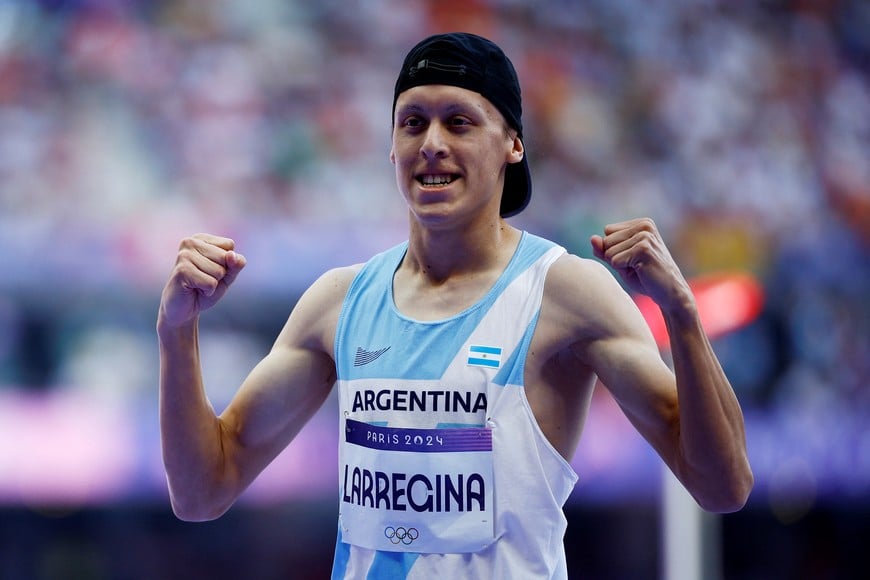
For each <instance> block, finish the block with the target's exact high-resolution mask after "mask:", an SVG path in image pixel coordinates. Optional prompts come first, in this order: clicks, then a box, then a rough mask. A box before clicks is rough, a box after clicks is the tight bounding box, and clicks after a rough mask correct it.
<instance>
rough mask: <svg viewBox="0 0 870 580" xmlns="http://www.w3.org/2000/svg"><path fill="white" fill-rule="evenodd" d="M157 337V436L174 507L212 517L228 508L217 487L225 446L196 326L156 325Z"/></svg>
mask: <svg viewBox="0 0 870 580" xmlns="http://www.w3.org/2000/svg"><path fill="white" fill-rule="evenodd" d="M158 338H159V348H160V434H161V444H162V450H163V462H164V466H165V469H166V476H167V481H168V484H169V493H170V498H171V500H172V506H173V509H174V510H175V512H176V514H177V515H178V516H179V517H180V518H182V519H189V520H205V519H213V518H215V517H217V516H218V515H220V514H221V513H223V511H225V509H226V508H227V507H228V501H227V500H225V499H223V498H222V497H221V496H222V495H225V494H224V493H223V492H221V491H220V489H221V487H222V486H221V485H220V484H221V481H222V480H223V474H224V467H225V462H224V445H223V442H222V439H223V437H222V433H221V430H222V428H221V423H220V420H219V419H218V418H217V417H216V416H215V412H214V409H213V408H212V405H211V403H210V402H209V400H208V397H207V396H206V392H205V388H204V386H203V381H202V372H201V367H200V360H199V346H198V328H197V324H196V322H195V321H193V322H191V323H190V324H189V325H185V326H182V327H178V328H166V327H165V326H160V325H158Z"/></svg>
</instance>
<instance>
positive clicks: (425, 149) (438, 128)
mask: <svg viewBox="0 0 870 580" xmlns="http://www.w3.org/2000/svg"><path fill="white" fill-rule="evenodd" d="M445 137H446V135H445V128H444V127H443V126H442V125H441V123H434V122H433V123H430V124H429V126H428V127H427V128H426V133H425V134H424V135H423V143H422V144H421V145H420V154H421V155H422V156H423V157H424V158H425V159H430V160H431V159H443V158H444V157H446V156H447V140H446V139H445Z"/></svg>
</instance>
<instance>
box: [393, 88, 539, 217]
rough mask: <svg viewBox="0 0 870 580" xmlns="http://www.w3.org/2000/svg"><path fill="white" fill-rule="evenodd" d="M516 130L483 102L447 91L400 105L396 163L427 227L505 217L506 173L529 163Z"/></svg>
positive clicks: (417, 95)
mask: <svg viewBox="0 0 870 580" xmlns="http://www.w3.org/2000/svg"><path fill="white" fill-rule="evenodd" d="M522 156H523V144H522V141H521V140H520V139H519V138H518V137H517V136H516V131H512V130H510V129H508V127H507V123H506V122H505V120H504V117H503V116H502V114H501V113H500V112H499V110H498V109H496V108H495V106H494V105H493V104H492V103H490V102H489V101H488V100H487V99H486V98H484V97H483V96H482V95H480V94H478V93H475V92H473V91H469V90H466V89H462V88H459V87H453V86H447V85H424V86H420V87H414V88H411V89H408V90H406V91H404V92H403V93H401V94H400V95H399V98H398V100H397V101H396V116H395V119H394V128H393V145H392V149H391V151H390V160H391V161H392V162H393V163H394V164H395V166H396V181H397V183H398V186H399V190H400V191H401V192H402V195H403V196H404V197H405V200H406V201H407V203H408V206H409V208H410V209H411V212H412V213H413V214H414V215H415V216H416V217H417V219H420V220H426V221H431V220H435V221H438V220H443V219H446V218H448V217H450V216H457V215H464V216H474V215H477V213H478V212H480V211H486V210H491V209H492V208H494V211H495V215H498V208H499V203H500V201H501V192H502V188H503V185H504V171H505V167H506V165H507V164H508V163H517V162H519V161H521V160H522Z"/></svg>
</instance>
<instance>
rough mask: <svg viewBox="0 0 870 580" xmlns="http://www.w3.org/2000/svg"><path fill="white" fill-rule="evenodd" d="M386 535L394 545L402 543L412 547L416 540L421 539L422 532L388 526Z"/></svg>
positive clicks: (385, 530)
mask: <svg viewBox="0 0 870 580" xmlns="http://www.w3.org/2000/svg"><path fill="white" fill-rule="evenodd" d="M384 535H385V536H386V537H387V539H388V540H390V541H391V542H392V543H394V544H400V543H401V544H405V545H406V546H410V545H411V543H412V542H413V541H414V540H416V539H417V538H419V537H420V532H418V531H417V528H403V527H402V526H399V527H398V528H394V527H393V526H387V527H386V528H384Z"/></svg>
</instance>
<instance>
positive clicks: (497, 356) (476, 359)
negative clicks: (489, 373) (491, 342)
mask: <svg viewBox="0 0 870 580" xmlns="http://www.w3.org/2000/svg"><path fill="white" fill-rule="evenodd" d="M466 364H467V365H468V366H471V367H489V368H492V369H497V368H499V367H500V366H501V347H500V346H482V345H477V344H472V345H471V346H469V347H468V360H467V361H466Z"/></svg>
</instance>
